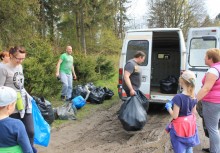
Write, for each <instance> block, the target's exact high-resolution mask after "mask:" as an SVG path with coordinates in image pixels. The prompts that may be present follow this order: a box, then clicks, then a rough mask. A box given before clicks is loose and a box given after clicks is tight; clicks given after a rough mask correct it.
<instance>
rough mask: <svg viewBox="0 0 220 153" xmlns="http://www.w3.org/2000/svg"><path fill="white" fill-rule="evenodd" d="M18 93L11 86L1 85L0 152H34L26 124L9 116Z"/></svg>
mask: <svg viewBox="0 0 220 153" xmlns="http://www.w3.org/2000/svg"><path fill="white" fill-rule="evenodd" d="M16 100H17V93H16V91H15V90H14V89H12V88H10V87H5V86H1V87H0V129H1V134H0V153H5V152H16V153H33V149H32V147H31V144H30V141H29V139H28V135H27V132H26V130H25V127H24V124H23V123H22V122H21V120H18V119H14V118H11V117H9V115H11V114H12V113H13V112H14V109H15V105H16Z"/></svg>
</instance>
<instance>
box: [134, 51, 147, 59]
mask: <svg viewBox="0 0 220 153" xmlns="http://www.w3.org/2000/svg"><path fill="white" fill-rule="evenodd" d="M145 56H146V54H145V53H144V52H143V51H137V52H136V53H135V54H134V58H139V57H145Z"/></svg>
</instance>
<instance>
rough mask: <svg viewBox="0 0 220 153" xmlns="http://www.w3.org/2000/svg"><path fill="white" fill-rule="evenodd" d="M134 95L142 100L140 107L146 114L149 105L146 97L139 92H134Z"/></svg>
mask: <svg viewBox="0 0 220 153" xmlns="http://www.w3.org/2000/svg"><path fill="white" fill-rule="evenodd" d="M136 93H137V95H138V96H139V97H140V98H141V99H142V101H141V102H142V105H143V107H144V109H145V110H146V112H148V109H149V104H150V103H149V101H148V99H147V97H146V96H145V95H144V94H143V92H141V91H140V90H138V91H136Z"/></svg>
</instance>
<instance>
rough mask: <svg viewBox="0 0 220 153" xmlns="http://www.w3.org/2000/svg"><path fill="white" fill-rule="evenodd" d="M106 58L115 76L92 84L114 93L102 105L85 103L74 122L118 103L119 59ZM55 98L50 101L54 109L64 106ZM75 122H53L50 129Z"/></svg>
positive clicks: (115, 57) (114, 57)
mask: <svg viewBox="0 0 220 153" xmlns="http://www.w3.org/2000/svg"><path fill="white" fill-rule="evenodd" d="M108 58H109V59H111V60H112V61H113V62H114V63H115V75H114V76H113V77H112V78H109V79H105V80H104V79H103V80H97V81H95V82H94V85H95V86H97V87H107V88H109V89H111V90H112V91H113V92H114V96H113V97H112V98H111V99H110V100H104V102H103V103H102V104H90V103H87V104H86V105H85V106H84V107H83V108H81V109H78V111H77V114H76V118H77V120H76V121H77V122H78V121H79V122H80V121H82V120H83V119H85V118H87V117H89V116H91V115H93V114H94V113H96V112H97V111H99V110H105V109H109V108H110V107H112V106H113V105H114V104H116V103H118V102H119V97H118V89H117V84H118V61H119V57H118V56H116V55H114V56H109V57H108ZM57 97H59V95H58V96H56V98H52V99H51V103H52V105H53V107H54V108H56V107H58V106H61V105H63V104H64V102H63V101H61V100H57ZM76 121H68V120H55V121H54V123H53V124H52V127H60V126H62V124H66V123H67V124H68V122H73V123H76V124H77V122H76Z"/></svg>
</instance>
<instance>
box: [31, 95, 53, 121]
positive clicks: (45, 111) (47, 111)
mask: <svg viewBox="0 0 220 153" xmlns="http://www.w3.org/2000/svg"><path fill="white" fill-rule="evenodd" d="M33 98H34V100H35V101H36V104H37V106H38V108H39V110H40V112H41V114H42V116H43V118H44V119H45V120H46V121H47V123H48V124H52V123H53V121H54V120H55V117H54V111H53V108H52V105H51V103H50V102H49V101H48V100H46V99H45V98H44V97H41V98H38V97H36V96H33Z"/></svg>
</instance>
